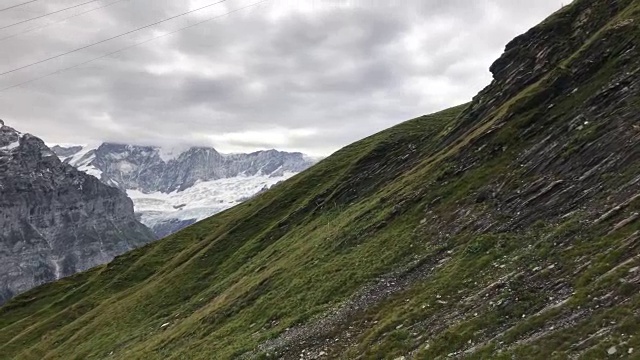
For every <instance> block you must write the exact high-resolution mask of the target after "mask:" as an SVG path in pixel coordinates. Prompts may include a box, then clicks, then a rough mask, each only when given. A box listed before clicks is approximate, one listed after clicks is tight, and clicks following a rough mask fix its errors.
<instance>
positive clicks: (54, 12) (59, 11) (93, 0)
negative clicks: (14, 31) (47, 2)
mask: <svg viewBox="0 0 640 360" xmlns="http://www.w3.org/2000/svg"><path fill="white" fill-rule="evenodd" d="M97 1H100V0H91V1H87V2H84V3H82V4H77V5H73V6H69V7H68V8H64V9H60V10H56V11H53V12H50V13H47V14H44V15H40V16H36V17H34V18H31V19H26V20H22V21H18V22H16V23H13V24H11V25H7V26H3V27H0V30H3V29H7V28H10V27H12V26H16V25H20V24H24V23H26V22H29V21H33V20H37V19H42V18H43V17H46V16H49V15H53V14H57V13H61V12H63V11H67V10H71V9H75V8H77V7H80V6H84V5H87V4H91V3H94V2H97Z"/></svg>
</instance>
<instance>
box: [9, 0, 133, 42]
mask: <svg viewBox="0 0 640 360" xmlns="http://www.w3.org/2000/svg"><path fill="white" fill-rule="evenodd" d="M123 1H130V0H117V1H114V2H111V3H108V4H105V5H102V6H99V7H97V8H93V9H91V10H87V11H83V12H81V13H78V14H75V15H72V16H69V17H66V18H63V19H60V20H58V21H54V22H52V23H49V24H45V25H42V26H37V27H32V28H29V29H26V30H25V31H21V32H19V33H16V34H13V35H9V36H5V37H1V38H0V42H2V41H4V40H7V39H11V38H14V37H16V36H20V35H24V34H27V33H30V32H32V31H36V30H40V29H44V28H47V27H49V26H52V25H55V24H59V23H61V22H65V21H67V20H69V19H72V18H74V17H78V16H80V15H84V14H86V13H90V12H92V11H96V10H100V9H104V8H106V7H109V6H111V5H115V4H117V3H121V2H123Z"/></svg>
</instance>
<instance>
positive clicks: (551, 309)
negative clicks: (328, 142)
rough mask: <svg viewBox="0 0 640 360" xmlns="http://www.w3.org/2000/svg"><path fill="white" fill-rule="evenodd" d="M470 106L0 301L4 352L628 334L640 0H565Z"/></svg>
mask: <svg viewBox="0 0 640 360" xmlns="http://www.w3.org/2000/svg"><path fill="white" fill-rule="evenodd" d="M491 70H492V72H493V74H494V78H495V80H494V82H493V83H492V84H491V85H490V86H489V87H487V88H486V89H485V90H483V91H482V92H481V93H480V94H479V95H478V96H477V97H476V98H474V100H473V101H472V102H471V103H470V104H467V105H463V106H460V107H456V108H452V109H449V110H446V111H443V112H440V113H436V114H433V115H429V116H424V117H421V118H418V119H414V120H411V121H408V122H405V123H403V124H401V125H398V126H396V127H394V128H391V129H389V130H386V131H384V132H382V133H379V134H377V135H374V136H372V137H370V138H367V139H364V140H362V141H360V142H357V143H355V144H353V145H350V146H348V147H346V148H344V149H342V150H340V151H339V152H337V153H336V154H334V155H333V156H331V157H329V158H327V159H326V160H324V161H322V162H320V163H319V164H318V165H316V166H314V167H313V168H311V169H310V170H308V171H306V172H304V173H302V174H300V175H298V176H296V177H294V178H293V179H291V180H289V181H287V182H285V183H282V184H280V185H278V186H276V187H275V188H274V189H272V190H270V191H268V192H266V193H264V194H262V195H260V196H259V197H257V198H255V199H253V200H250V201H248V202H246V203H244V204H243V205H241V206H238V207H236V208H233V209H231V210H229V211H226V212H224V213H222V214H219V215H216V216H214V217H212V218H210V219H208V220H205V221H203V222H200V223H198V224H196V225H194V226H192V227H189V228H187V229H186V230H184V231H182V232H180V233H178V234H176V235H173V236H171V237H169V238H166V239H164V240H162V241H159V242H157V243H154V244H151V245H148V246H146V247H144V248H142V249H139V250H136V251H134V252H131V253H129V254H127V255H124V256H121V257H119V258H117V259H116V260H115V261H114V262H112V263H111V264H109V265H106V266H103V267H99V268H96V269H93V270H91V271H89V272H86V273H82V274H79V275H76V276H74V277H71V278H67V279H64V280H61V281H58V282H56V283H52V284H49V285H45V286H43V287H39V288H37V289H35V290H33V291H31V292H29V293H27V294H24V295H22V296H20V297H18V298H16V299H14V300H13V301H11V302H10V303H8V304H7V305H6V306H4V307H3V308H0V358H6V359H14V358H15V359H145V360H150V359H232V358H243V359H254V358H258V359H260V358H264V359H267V358H284V359H315V358H318V359H320V358H324V359H335V358H343V359H397V358H401V357H403V356H404V357H405V358H406V359H410V358H417V359H437V358H465V359H487V358H491V359H496V358H497V359H500V358H504V359H514V358H515V359H529V358H540V359H549V358H553V359H566V358H587V359H602V358H627V357H633V356H635V355H638V354H640V220H639V219H640V77H639V76H640V73H639V72H640V0H576V1H574V2H573V4H572V5H570V6H567V7H565V8H564V9H563V10H561V11H560V12H558V13H556V14H554V15H553V16H552V17H551V18H549V19H547V20H546V21H545V22H543V23H542V24H540V25H539V26H537V27H536V28H534V29H532V30H530V31H529V32H527V33H526V34H524V35H522V36H520V37H518V38H516V39H515V40H514V41H513V42H512V43H510V44H509V45H508V46H507V49H506V51H505V54H504V55H503V56H502V57H501V58H500V59H499V60H498V61H497V62H496V63H495V64H494V65H493V66H492V68H491Z"/></svg>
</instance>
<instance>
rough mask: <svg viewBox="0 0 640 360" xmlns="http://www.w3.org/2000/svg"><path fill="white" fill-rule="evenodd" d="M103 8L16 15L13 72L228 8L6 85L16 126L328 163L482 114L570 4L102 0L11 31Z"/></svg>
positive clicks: (33, 70)
mask: <svg viewBox="0 0 640 360" xmlns="http://www.w3.org/2000/svg"><path fill="white" fill-rule="evenodd" d="M87 1H88V0H39V1H35V2H32V3H29V4H26V5H23V6H19V7H16V8H13V9H9V10H4V11H0V28H3V29H0V47H1V48H2V51H1V52H0V73H5V72H7V71H11V70H14V69H17V68H20V67H23V66H25V65H28V64H31V63H36V62H39V61H41V60H43V59H47V58H50V57H55V56H57V55H59V54H62V53H65V52H68V51H71V50H74V49H77V48H81V47H85V46H87V45H91V44H93V43H96V42H99V41H102V40H104V39H108V38H111V37H114V36H117V35H120V34H123V33H126V32H129V31H131V30H135V29H138V28H140V27H143V26H145V25H148V24H153V23H155V22H158V21H160V20H163V19H167V18H170V17H173V16H175V15H179V14H182V13H185V12H187V11H191V10H196V9H199V8H201V7H204V6H207V5H210V4H214V3H218V4H216V5H212V6H209V7H207V8H205V9H202V10H198V11H195V12H193V13H191V14H189V15H187V16H183V17H178V18H175V19H174V20H171V21H167V22H164V23H162V24H159V25H156V26H151V27H148V28H146V29H144V30H141V31H137V32H133V33H131V34H129V35H126V36H123V37H119V38H117V39H114V40H111V41H106V42H103V43H100V44H98V45H96V46H91V47H87V48H85V49H83V50H80V51H77V52H74V53H72V54H69V55H66V56H60V57H56V58H55V59H53V60H50V61H45V62H43V63H40V64H37V65H34V66H30V67H27V68H24V69H22V70H18V71H13V72H10V73H8V74H4V75H0V119H3V120H4V121H5V122H6V123H7V125H9V126H12V127H14V128H16V129H18V130H20V131H23V132H29V133H32V134H34V135H36V136H38V137H40V138H42V139H44V140H45V141H47V142H48V143H51V144H54V143H62V144H95V143H99V142H103V141H110V142H117V143H128V144H136V145H154V146H161V147H165V148H174V149H176V148H184V147H188V146H213V147H215V148H216V149H218V150H220V151H222V152H248V151H255V150H261V149H270V148H276V149H279V150H286V151H301V152H304V153H307V154H309V155H312V156H326V155H328V154H330V153H332V152H333V151H336V150H337V149H339V148H341V147H343V146H345V145H347V144H349V143H352V142H354V141H357V140H359V139H362V138H364V137H366V136H369V135H371V134H374V133H376V132H378V131H381V130H384V129H386V128H388V127H391V126H393V125H395V124H398V123H400V122H402V121H405V120H408V119H411V118H414V117H417V116H421V115H424V114H429V113H433V112H435V111H438V110H442V109H445V108H448V107H451V106H455V105H459V104H462V103H465V102H467V101H469V100H470V99H471V98H472V97H473V96H474V95H475V94H476V93H477V92H478V91H480V90H481V89H482V88H484V87H485V86H487V85H488V84H489V83H490V82H491V74H490V72H489V70H488V69H489V66H490V65H491V63H492V62H493V61H494V60H496V59H497V58H498V57H499V56H500V54H501V53H502V51H503V50H504V47H505V45H506V44H507V43H508V42H509V41H510V40H511V39H513V38H514V37H515V36H517V35H519V34H521V33H524V32H525V31H526V30H528V29H529V28H531V27H532V26H534V25H536V24H537V23H539V22H540V21H542V20H544V19H545V18H546V17H547V16H549V15H550V14H552V13H553V12H555V11H557V10H559V9H560V8H561V7H562V5H563V4H567V3H569V2H570V1H569V0H536V1H531V0H263V2H261V3H259V4H257V5H256V3H257V2H258V1H259V0H227V1H220V0H190V1H187V0H99V1H95V2H92V3H90V4H87V5H84V6H80V7H76V8H74V9H71V10H68V11H64V12H60V13H57V14H53V15H50V16H47V17H44V18H41V19H38V20H34V21H28V22H25V23H22V24H18V25H15V26H9V25H12V24H14V23H16V22H20V21H23V20H27V19H30V18H33V17H36V16H40V15H42V14H46V13H49V12H53V11H57V10H60V9H64V8H67V7H70V6H74V5H76V4H81V3H84V2H87ZM23 2H25V0H2V4H1V5H0V8H6V7H8V6H11V5H14V4H19V3H23ZM108 4H112V5H110V6H107V7H104V8H101V9H97V10H95V11H91V12H88V11H90V10H92V9H95V8H98V7H102V6H105V5H108ZM83 12H86V13H85V14H81V15H78V14H80V13H83ZM75 15H78V16H75ZM72 16H74V17H72ZM70 17H72V18H70ZM65 18H69V19H67V20H65V21H61V20H63V19H65ZM209 19H211V20H209ZM206 20H209V21H206ZM200 22H202V23H201V24H199V25H196V24H197V23H200ZM5 27H6V28H5ZM184 27H189V28H187V29H185V30H182V31H177V30H179V29H181V28H184ZM170 32H173V33H172V34H169V35H166V36H162V35H163V34H167V33H170ZM14 35H16V36H14ZM154 37H158V38H157V39H155V40H153V41H148V42H146V43H144V44H142V45H139V46H133V45H135V44H138V43H141V42H144V41H146V40H149V39H151V38H154ZM125 48H126V49H125ZM120 49H124V50H123V51H120V52H117V53H114V54H112V55H109V56H104V55H106V54H109V53H113V52H116V51H118V50H120ZM100 57H102V58H100ZM96 58H99V59H97V60H94V61H91V60H93V59H96ZM89 61H91V62H89ZM83 63H84V64H83ZM79 64H83V65H79ZM76 65H79V66H77V67H75V68H72V69H69V70H64V69H66V68H69V67H72V66H76ZM61 70H62V71H61ZM32 80H34V81H32ZM23 83H24V84H23ZM17 84H22V85H20V86H16V87H13V86H14V85H17ZM2 89H6V90H2Z"/></svg>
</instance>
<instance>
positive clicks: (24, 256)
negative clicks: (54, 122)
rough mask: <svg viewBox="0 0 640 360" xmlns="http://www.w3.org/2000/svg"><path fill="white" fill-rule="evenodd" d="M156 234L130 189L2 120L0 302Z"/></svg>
mask: <svg viewBox="0 0 640 360" xmlns="http://www.w3.org/2000/svg"><path fill="white" fill-rule="evenodd" d="M152 240H154V236H153V234H152V233H151V231H149V229H147V228H146V227H145V226H143V225H142V224H141V223H139V222H138V221H137V220H136V218H135V216H134V211H133V204H132V202H131V200H130V199H129V198H127V196H126V194H125V193H124V192H122V191H120V190H118V189H117V188H114V187H110V186H107V185H105V184H103V183H101V182H100V181H98V180H97V179H95V178H94V177H92V176H89V175H87V174H85V173H83V172H80V171H78V170H76V169H74V168H73V167H71V166H69V165H66V164H63V163H62V162H61V161H60V160H59V159H58V157H57V156H55V154H54V153H53V152H52V151H51V149H49V148H48V147H47V146H46V145H45V144H44V142H43V141H42V140H40V139H39V138H37V137H35V136H33V135H30V134H22V133H20V132H19V131H16V130H15V129H13V128H11V127H9V126H5V125H4V122H3V121H1V120H0V303H3V302H4V301H6V300H8V299H10V298H11V297H13V296H15V295H17V294H20V293H22V292H24V291H27V290H29V289H31V288H32V287H35V286H37V285H40V284H43V283H46V282H50V281H54V280H58V279H60V278H62V277H66V276H69V275H72V274H75V273H77V272H80V271H84V270H87V269H89V268H92V267H94V266H97V265H101V264H104V263H107V262H109V261H111V260H112V259H113V258H114V257H115V256H117V255H120V254H123V253H125V252H127V251H129V250H132V249H135V248H138V247H140V246H142V245H144V244H146V243H148V242H150V241H152Z"/></svg>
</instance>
